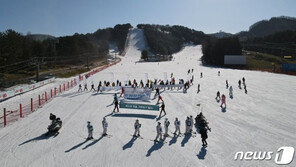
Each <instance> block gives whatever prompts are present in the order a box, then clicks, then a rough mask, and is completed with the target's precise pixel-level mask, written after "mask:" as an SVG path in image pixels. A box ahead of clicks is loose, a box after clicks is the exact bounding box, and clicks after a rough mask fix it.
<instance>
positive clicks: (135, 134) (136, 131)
mask: <svg viewBox="0 0 296 167" xmlns="http://www.w3.org/2000/svg"><path fill="white" fill-rule="evenodd" d="M134 127H135V133H134V135H133V136H134V137H138V136H140V128H141V124H140V123H139V120H136V122H135V125H134Z"/></svg>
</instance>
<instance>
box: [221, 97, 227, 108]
mask: <svg viewBox="0 0 296 167" xmlns="http://www.w3.org/2000/svg"><path fill="white" fill-rule="evenodd" d="M221 97H222V100H221V106H220V107H222V106H223V104H224V105H225V108H226V97H225V95H224V94H222V96H221Z"/></svg>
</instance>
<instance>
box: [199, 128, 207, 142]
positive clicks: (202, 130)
mask: <svg viewBox="0 0 296 167" xmlns="http://www.w3.org/2000/svg"><path fill="white" fill-rule="evenodd" d="M207 130H208V129H207V128H206V127H203V126H202V127H201V128H200V131H199V132H200V137H201V141H202V146H207V145H208V143H207V141H206V140H207V138H208V134H207Z"/></svg>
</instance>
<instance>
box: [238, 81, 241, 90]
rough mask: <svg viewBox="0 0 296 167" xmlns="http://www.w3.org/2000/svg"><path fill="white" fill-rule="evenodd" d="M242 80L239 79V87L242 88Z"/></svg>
mask: <svg viewBox="0 0 296 167" xmlns="http://www.w3.org/2000/svg"><path fill="white" fill-rule="evenodd" d="M241 83H242V82H241V80H239V81H238V87H239V88H240V89H241Z"/></svg>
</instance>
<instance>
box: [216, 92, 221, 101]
mask: <svg viewBox="0 0 296 167" xmlns="http://www.w3.org/2000/svg"><path fill="white" fill-rule="evenodd" d="M218 98H219V100H220V99H221V98H220V92H219V91H218V92H217V96H216V98H215V99H216V100H217V101H218Z"/></svg>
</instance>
